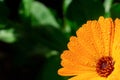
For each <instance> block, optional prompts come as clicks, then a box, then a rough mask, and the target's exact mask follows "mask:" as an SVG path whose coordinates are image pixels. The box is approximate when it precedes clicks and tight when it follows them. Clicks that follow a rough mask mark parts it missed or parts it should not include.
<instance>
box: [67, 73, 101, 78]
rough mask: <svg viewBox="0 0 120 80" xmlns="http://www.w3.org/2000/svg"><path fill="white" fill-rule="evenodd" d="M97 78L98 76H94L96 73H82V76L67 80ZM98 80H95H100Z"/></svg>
mask: <svg viewBox="0 0 120 80" xmlns="http://www.w3.org/2000/svg"><path fill="white" fill-rule="evenodd" d="M96 77H98V75H97V74H96V72H89V71H88V72H83V73H82V74H79V75H77V76H74V77H72V78H70V79H68V80H95V79H93V78H96ZM100 79H101V78H100ZM100 79H99V78H98V79H96V80H100Z"/></svg>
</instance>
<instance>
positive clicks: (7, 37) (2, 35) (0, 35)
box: [0, 29, 16, 43]
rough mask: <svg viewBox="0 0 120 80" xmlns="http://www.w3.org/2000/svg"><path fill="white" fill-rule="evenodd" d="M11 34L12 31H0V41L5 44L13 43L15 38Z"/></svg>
mask: <svg viewBox="0 0 120 80" xmlns="http://www.w3.org/2000/svg"><path fill="white" fill-rule="evenodd" d="M13 32H14V30H13V29H8V30H0V40H1V41H4V42H7V43H13V42H15V41H16V38H15V35H14V33H13Z"/></svg>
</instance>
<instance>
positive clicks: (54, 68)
mask: <svg viewBox="0 0 120 80" xmlns="http://www.w3.org/2000/svg"><path fill="white" fill-rule="evenodd" d="M58 57H59V56H58V55H57V56H54V57H52V58H50V59H48V62H47V63H46V64H45V65H44V69H43V72H40V73H39V74H38V77H37V79H36V80H67V79H66V78H65V77H61V76H59V75H58V73H57V72H58V69H59V68H60V59H59V58H58ZM41 73H42V75H40V74H41Z"/></svg>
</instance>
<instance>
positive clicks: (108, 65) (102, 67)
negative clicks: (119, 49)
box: [96, 56, 114, 77]
mask: <svg viewBox="0 0 120 80" xmlns="http://www.w3.org/2000/svg"><path fill="white" fill-rule="evenodd" d="M113 69H114V62H113V59H112V57H110V56H106V57H102V58H100V59H99V60H98V62H97V65H96V71H97V73H98V74H99V75H100V76H101V77H107V76H108V75H110V74H111V72H112V71H113Z"/></svg>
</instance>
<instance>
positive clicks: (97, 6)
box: [67, 0, 104, 28]
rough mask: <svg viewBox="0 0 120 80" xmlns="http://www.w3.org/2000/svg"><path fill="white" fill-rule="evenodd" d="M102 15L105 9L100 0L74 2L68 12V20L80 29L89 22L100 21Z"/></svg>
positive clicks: (74, 0) (75, 0)
mask: <svg viewBox="0 0 120 80" xmlns="http://www.w3.org/2000/svg"><path fill="white" fill-rule="evenodd" d="M102 15H104V7H103V4H102V2H100V0H73V1H72V3H71V4H70V6H69V8H68V10H67V18H68V19H70V20H71V21H73V22H74V23H76V24H77V26H78V27H80V25H81V24H83V23H85V22H86V21H87V20H91V19H98V17H99V16H102ZM78 27H77V28H78Z"/></svg>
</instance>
